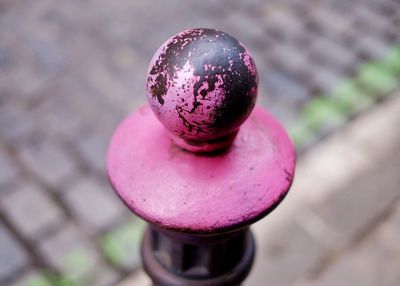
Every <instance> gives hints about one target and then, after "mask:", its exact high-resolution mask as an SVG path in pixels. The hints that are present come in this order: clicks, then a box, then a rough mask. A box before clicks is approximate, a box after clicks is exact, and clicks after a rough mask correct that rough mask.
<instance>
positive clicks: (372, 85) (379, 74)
mask: <svg viewBox="0 0 400 286" xmlns="http://www.w3.org/2000/svg"><path fill="white" fill-rule="evenodd" d="M357 81H358V83H359V84H360V85H361V86H362V87H363V88H364V89H365V90H366V91H368V92H369V93H370V94H372V95H375V96H376V97H380V96H383V95H387V94H389V93H390V92H391V91H393V90H394V89H395V88H396V87H397V86H398V84H399V83H398V80H397V79H396V77H394V76H393V75H392V74H391V72H390V71H388V70H386V68H385V67H384V66H383V65H381V64H375V63H369V64H365V65H362V66H361V67H360V69H359V72H358V75H357Z"/></svg>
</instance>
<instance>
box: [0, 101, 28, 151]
mask: <svg viewBox="0 0 400 286" xmlns="http://www.w3.org/2000/svg"><path fill="white" fill-rule="evenodd" d="M34 128H35V126H34V122H33V120H32V118H31V117H30V114H29V112H28V111H27V110H24V108H21V107H17V106H15V105H14V104H7V105H3V106H0V134H1V135H2V138H3V139H4V140H5V141H6V142H8V143H10V144H15V143H20V141H21V140H23V139H24V138H26V136H27V135H29V134H30V133H31V132H32V130H33V129H34Z"/></svg>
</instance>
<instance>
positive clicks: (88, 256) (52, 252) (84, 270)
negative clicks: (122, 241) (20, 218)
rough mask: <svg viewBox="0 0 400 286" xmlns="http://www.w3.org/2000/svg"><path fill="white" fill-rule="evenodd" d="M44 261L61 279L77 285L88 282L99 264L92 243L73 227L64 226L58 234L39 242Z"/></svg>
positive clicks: (97, 255) (99, 259)
mask: <svg viewBox="0 0 400 286" xmlns="http://www.w3.org/2000/svg"><path fill="white" fill-rule="evenodd" d="M39 251H40V252H41V254H42V256H43V257H44V259H45V260H46V261H47V263H49V264H50V265H52V267H54V268H55V269H56V270H58V271H59V272H60V273H61V274H62V276H63V277H65V278H67V279H71V280H72V281H74V282H76V283H78V285H85V281H88V280H89V281H90V279H92V276H93V275H94V272H95V270H96V268H97V266H98V265H100V264H102V263H101V258H100V256H99V253H98V252H97V250H96V249H95V248H94V244H93V242H90V241H89V240H88V237H87V236H86V235H85V234H84V233H83V232H82V231H81V230H79V229H78V228H76V227H75V226H73V225H64V226H63V227H62V228H61V230H60V231H59V232H57V233H56V234H54V235H52V236H50V237H49V238H47V239H46V240H43V241H41V242H40V245H39Z"/></svg>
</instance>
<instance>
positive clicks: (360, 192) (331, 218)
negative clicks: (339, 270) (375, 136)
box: [316, 150, 400, 244]
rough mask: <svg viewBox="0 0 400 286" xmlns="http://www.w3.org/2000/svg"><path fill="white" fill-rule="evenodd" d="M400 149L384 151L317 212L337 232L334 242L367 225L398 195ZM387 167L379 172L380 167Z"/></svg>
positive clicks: (352, 236)
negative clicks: (385, 153) (382, 156)
mask: <svg viewBox="0 0 400 286" xmlns="http://www.w3.org/2000/svg"><path fill="white" fill-rule="evenodd" d="M399 162H400V152H398V151H397V150H396V151H395V150H393V152H387V155H386V157H385V158H382V159H380V160H379V161H378V162H375V164H374V165H373V166H372V167H370V168H369V170H368V171H366V173H364V174H362V175H360V176H359V177H357V178H354V179H353V180H352V181H351V182H349V184H348V185H347V186H346V188H345V189H343V190H341V191H338V192H335V193H333V194H332V195H331V196H330V197H329V198H328V199H327V200H326V201H325V203H323V204H321V205H320V206H318V207H317V208H316V213H317V214H318V215H319V216H320V217H321V218H322V220H324V221H325V222H326V223H327V225H328V226H329V227H330V228H331V229H332V231H334V232H335V233H336V237H332V239H333V241H335V242H336V244H342V243H347V242H349V241H352V240H353V239H355V238H356V237H357V235H359V234H360V232H362V231H363V230H365V229H366V228H368V226H369V224H371V222H373V221H374V219H375V218H376V217H378V216H379V215H380V214H382V212H384V211H385V210H386V209H387V208H388V207H389V206H390V205H391V203H392V202H393V201H395V200H396V199H398V198H399V197H400V194H399V192H398V186H399V183H400V181H399V176H397V174H398V170H399V167H400V166H399ZM383 169H384V170H386V171H385V172H382V170H383Z"/></svg>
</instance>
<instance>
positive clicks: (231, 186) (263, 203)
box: [107, 105, 295, 234]
mask: <svg viewBox="0 0 400 286" xmlns="http://www.w3.org/2000/svg"><path fill="white" fill-rule="evenodd" d="M294 166H295V151H294V148H293V145H292V143H291V141H290V139H289V138H288V136H287V134H286V132H285V131H284V129H283V128H282V127H281V125H280V124H279V123H278V122H277V121H276V120H275V119H274V118H273V117H272V116H271V115H270V114H269V113H268V112H266V111H264V110H263V109H261V108H260V107H258V106H256V107H255V108H254V110H253V112H252V113H251V115H250V117H249V118H248V119H247V121H245V122H244V123H243V125H242V126H241V127H240V129H239V132H238V134H237V136H236V138H235V139H234V141H233V143H232V146H231V147H230V148H229V150H228V151H227V152H222V153H218V154H215V155H212V156H210V155H208V156H205V155H199V154H195V153H190V152H188V151H184V150H182V149H180V148H178V147H177V146H176V145H175V144H174V143H173V142H172V140H171V138H170V136H168V131H167V130H166V129H165V128H164V126H163V125H162V124H161V123H160V122H159V121H158V120H157V118H156V117H155V116H154V114H153V112H152V111H151V109H150V108H149V106H147V105H146V106H144V107H142V108H140V109H139V110H138V111H137V112H134V113H133V114H131V115H130V116H129V117H127V118H126V119H125V120H124V121H123V122H122V123H121V124H120V126H119V127H118V128H117V130H116V131H115V133H114V135H113V137H112V139H111V142H110V146H109V150H108V159H107V169H108V176H109V180H110V182H111V184H112V186H113V188H114V190H115V191H116V193H117V194H118V196H119V197H120V198H121V199H122V201H123V202H124V203H125V204H126V205H127V206H128V207H129V208H130V209H131V210H132V211H133V212H134V213H136V214H137V215H139V216H140V217H142V218H143V219H145V220H146V221H148V222H149V223H152V224H155V225H157V226H160V227H162V228H165V229H169V230H175V231H183V232H188V233H204V234H206V233H217V232H226V231H228V230H234V229H238V228H240V227H244V226H247V225H249V224H251V223H252V222H254V221H256V220H259V219H261V218H262V217H264V216H265V215H267V214H268V213H269V212H270V211H272V210H273V209H274V208H275V207H276V206H277V205H278V204H279V203H280V202H281V200H282V199H283V198H284V196H285V195H286V193H287V192H288V190H289V188H290V185H291V183H292V181H293V176H294Z"/></svg>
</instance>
